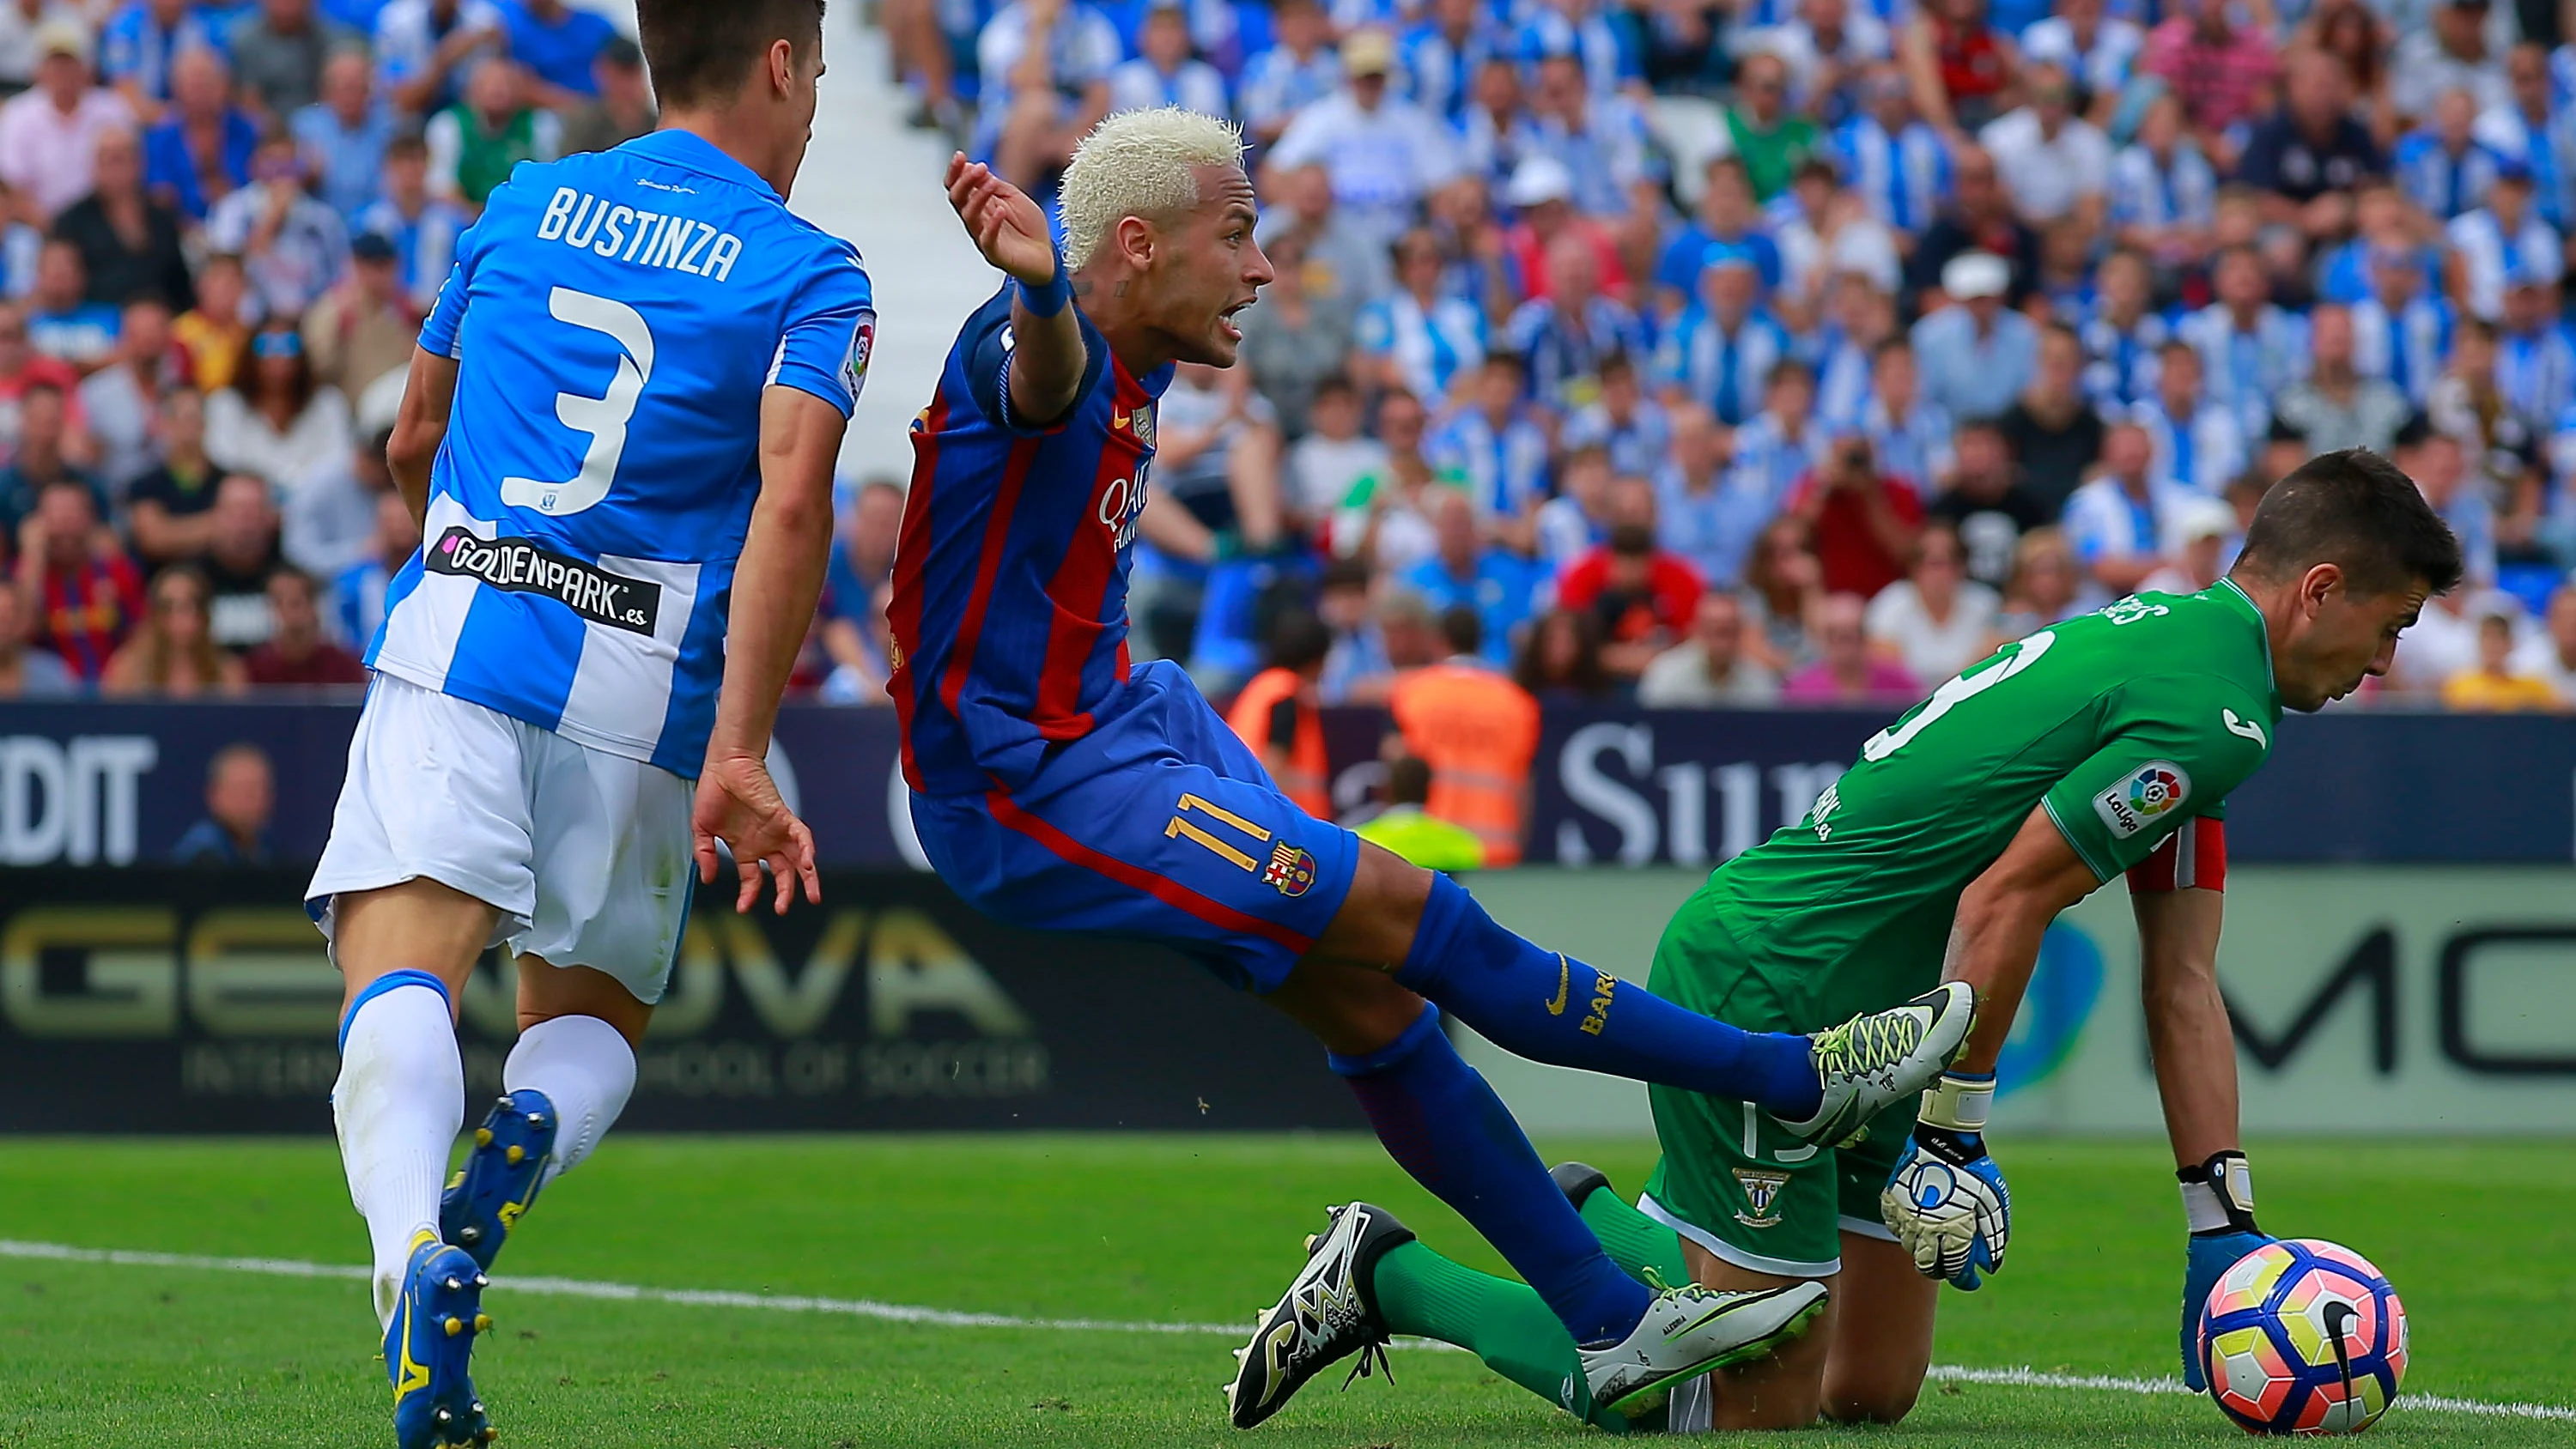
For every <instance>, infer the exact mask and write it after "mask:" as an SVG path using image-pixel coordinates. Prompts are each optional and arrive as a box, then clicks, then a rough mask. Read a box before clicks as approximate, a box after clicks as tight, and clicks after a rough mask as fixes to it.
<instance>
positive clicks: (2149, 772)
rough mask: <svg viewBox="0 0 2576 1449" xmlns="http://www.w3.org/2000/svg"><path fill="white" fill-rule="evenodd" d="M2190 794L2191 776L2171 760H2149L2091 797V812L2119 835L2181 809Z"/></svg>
mask: <svg viewBox="0 0 2576 1449" xmlns="http://www.w3.org/2000/svg"><path fill="white" fill-rule="evenodd" d="M2190 797H2191V776H2190V775H2188V774H2186V773H2184V772H2183V768H2182V766H2180V765H2177V764H2175V763H2174V762H2173V761H2171V760H2149V761H2148V762H2147V763H2146V764H2144V765H2142V766H2140V767H2139V768H2138V770H2137V772H2136V773H2135V774H2133V775H2131V776H2129V778H2127V779H2125V780H2122V781H2121V782H2119V783H2118V784H2116V785H2113V786H2112V787H2111V788H2110V789H2108V790H2105V791H2103V792H2102V793H2101V794H2099V795H2096V796H2094V797H2093V813H2094V814H2096V815H2098V816H2100V817H2102V823H2103V824H2104V825H2107V826H2109V827H2110V828H2111V833H2112V834H2113V835H2117V836H2119V837H2121V838H2122V839H2126V838H2128V837H2129V836H2132V835H2135V834H2137V833H2138V832H2139V831H2141V830H2144V829H2146V828H2147V826H2149V825H2150V824H2152V823H2154V822H2155V821H2156V820H2157V819H2159V818H2160V817H2162V816H2164V815H2166V814H2169V813H2171V812H2172V811H2174V810H2177V809H2180V808H2181V806H2182V803H2183V801H2185V800H2187V799H2189V798H2190Z"/></svg>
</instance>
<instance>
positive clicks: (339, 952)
mask: <svg viewBox="0 0 2576 1449" xmlns="http://www.w3.org/2000/svg"><path fill="white" fill-rule="evenodd" d="M499 920H500V912H499V911H498V910H496V909H495V908H494V907H493V906H492V905H491V904H490V903H489V902H486V901H481V900H477V899H475V898H474V897H472V896H469V895H467V894H465V893H464V892H463V891H460V890H457V889H455V888H454V887H452V886H446V885H442V884H440V883H439V882H437V881H434V880H430V879H428V878H427V877H420V878H417V879H413V880H407V881H403V882H401V883H399V884H396V885H389V886H380V887H377V888H374V889H371V890H361V891H341V892H338V893H337V894H335V895H333V896H332V898H331V960H332V962H333V964H335V965H337V966H338V967H339V968H340V976H341V980H342V994H343V1000H344V1002H346V1001H355V1000H357V998H358V995H359V993H360V992H362V991H364V990H366V988H367V986H368V985H369V984H370V983H371V982H373V981H375V980H376V978H378V977H380V976H384V975H387V974H389V973H391V972H395V971H426V972H428V973H430V974H431V975H433V976H436V977H437V978H438V979H439V980H440V981H442V982H444V983H446V985H447V989H448V996H449V999H450V1000H451V1001H452V1000H454V999H455V996H456V993H457V992H459V991H461V990H463V989H464V986H465V980H466V978H467V977H469V976H472V975H473V974H474V963H475V961H476V960H478V959H480V958H481V956H482V954H483V948H484V945H485V943H486V942H488V941H490V940H491V938H492V928H493V926H494V925H495V924H496V923H497V922H498V921H499Z"/></svg>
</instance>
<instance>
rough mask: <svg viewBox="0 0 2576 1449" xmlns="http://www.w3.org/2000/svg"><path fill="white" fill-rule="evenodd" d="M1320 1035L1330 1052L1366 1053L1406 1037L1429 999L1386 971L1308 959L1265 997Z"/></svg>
mask: <svg viewBox="0 0 2576 1449" xmlns="http://www.w3.org/2000/svg"><path fill="white" fill-rule="evenodd" d="M1262 999H1263V1000H1264V1001H1267V1002H1268V1003H1270V1005H1272V1006H1274V1007H1276V1008H1278V1009H1279V1010H1280V1011H1282V1012H1284V1013H1286V1014H1287V1015H1288V1016H1289V1017H1290V1018H1291V1019H1293V1020H1294V1021H1295V1022H1296V1023H1297V1024H1298V1025H1300V1026H1302V1027H1304V1028H1306V1030H1308V1031H1310V1032H1312V1033H1314V1035H1315V1039H1316V1040H1317V1041H1320V1042H1322V1043H1323V1044H1324V1048H1325V1050H1327V1051H1332V1052H1338V1053H1340V1054H1342V1055H1344V1056H1366V1055H1368V1054H1370V1053H1372V1052H1376V1051H1379V1050H1382V1049H1383V1048H1385V1047H1386V1046H1387V1045H1389V1044H1390V1043H1392V1042H1394V1041H1395V1039H1396V1038H1398V1037H1400V1036H1402V1035H1404V1033H1405V1031H1406V1030H1407V1029H1408V1028H1410V1027H1411V1026H1412V1025H1413V1023H1414V1022H1416V1021H1418V1020H1420V1019H1421V1017H1422V1013H1423V1010H1424V1007H1425V1005H1426V1003H1425V1002H1424V1001H1423V999H1422V998H1421V997H1419V996H1416V995H1414V994H1413V993H1412V992H1410V991H1407V990H1405V989H1404V988H1403V987H1402V986H1399V985H1397V984H1396V982H1395V979H1394V978H1393V977H1391V976H1388V975H1387V974H1385V973H1384V972H1381V971H1372V970H1370V969H1368V968H1367V967H1365V966H1354V965H1351V964H1350V963H1348V962H1344V961H1325V960H1316V959H1311V958H1310V959H1308V960H1305V961H1301V962H1299V963H1298V964H1297V969H1296V970H1294V971H1291V972H1289V973H1288V979H1287V981H1285V982H1284V983H1282V984H1281V985H1280V987H1279V989H1278V990H1276V991H1273V992H1271V993H1270V994H1269V995H1268V996H1266V997H1263V998H1262Z"/></svg>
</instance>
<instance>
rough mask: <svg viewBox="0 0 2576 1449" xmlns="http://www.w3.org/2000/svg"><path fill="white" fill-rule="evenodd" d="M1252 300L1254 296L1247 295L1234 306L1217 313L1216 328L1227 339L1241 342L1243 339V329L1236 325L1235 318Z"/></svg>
mask: <svg viewBox="0 0 2576 1449" xmlns="http://www.w3.org/2000/svg"><path fill="white" fill-rule="evenodd" d="M1252 302H1253V299H1252V298H1250V297H1246V298H1244V299H1243V300H1242V301H1240V302H1237V303H1235V304H1234V305H1233V306H1231V307H1228V308H1226V309H1225V310H1224V311H1222V312H1219V313H1217V314H1216V330H1217V331H1218V332H1219V333H1221V334H1223V336H1224V337H1225V340H1226V341H1228V342H1241V341H1242V340H1243V329H1242V328H1240V327H1237V326H1235V325H1234V319H1235V317H1236V315H1237V314H1239V313H1241V312H1242V311H1243V309H1244V308H1246V307H1249V306H1251V305H1252Z"/></svg>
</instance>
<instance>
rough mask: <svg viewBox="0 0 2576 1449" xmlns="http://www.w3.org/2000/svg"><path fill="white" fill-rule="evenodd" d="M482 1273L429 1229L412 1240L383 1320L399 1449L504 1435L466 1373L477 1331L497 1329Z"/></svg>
mask: <svg viewBox="0 0 2576 1449" xmlns="http://www.w3.org/2000/svg"><path fill="white" fill-rule="evenodd" d="M483 1283H484V1278H483V1272H482V1270H481V1269H479V1268H477V1267H475V1266H474V1260H473V1259H472V1258H469V1257H467V1256H466V1255H465V1253H464V1252H463V1250H461V1249H458V1248H453V1247H450V1246H448V1245H447V1244H445V1243H442V1242H440V1241H438V1240H437V1239H436V1238H433V1237H431V1236H430V1235H429V1234H428V1233H427V1232H426V1231H424V1232H423V1233H422V1234H421V1235H420V1236H419V1237H418V1238H417V1239H415V1240H414V1241H413V1243H412V1245H411V1267H410V1268H409V1269H408V1270H406V1271H405V1272H404V1274H403V1285H402V1296H401V1297H400V1298H398V1299H396V1300H395V1302H394V1316H393V1321H392V1322H391V1323H388V1324H386V1325H385V1373H386V1375H387V1376H388V1377H390V1378H391V1379H392V1380H393V1381H394V1443H395V1445H396V1446H397V1449H452V1446H457V1445H475V1446H479V1445H485V1444H489V1443H491V1442H492V1441H493V1440H494V1439H497V1438H499V1437H500V1436H499V1435H498V1434H497V1433H495V1432H494V1431H493V1429H492V1426H491V1424H490V1423H489V1422H487V1421H486V1420H485V1418H484V1415H483V1401H482V1400H480V1399H478V1398H476V1397H474V1381H473V1380H472V1379H471V1378H470V1377H468V1376H467V1374H466V1363H467V1360H469V1359H470V1358H472V1357H473V1354H474V1336H475V1335H476V1334H478V1333H482V1332H483V1331H485V1330H487V1329H489V1328H490V1327H491V1326H492V1319H491V1317H490V1315H488V1314H486V1313H484V1311H483Z"/></svg>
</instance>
